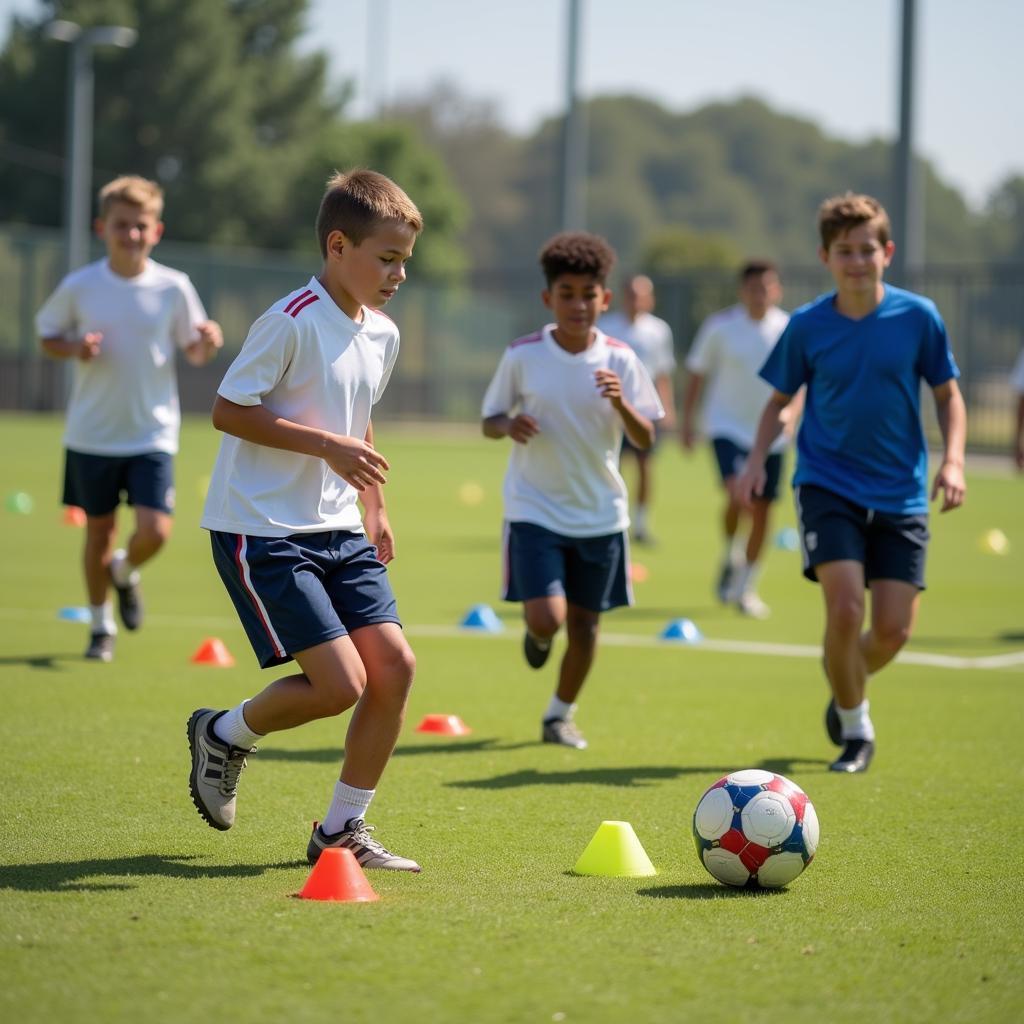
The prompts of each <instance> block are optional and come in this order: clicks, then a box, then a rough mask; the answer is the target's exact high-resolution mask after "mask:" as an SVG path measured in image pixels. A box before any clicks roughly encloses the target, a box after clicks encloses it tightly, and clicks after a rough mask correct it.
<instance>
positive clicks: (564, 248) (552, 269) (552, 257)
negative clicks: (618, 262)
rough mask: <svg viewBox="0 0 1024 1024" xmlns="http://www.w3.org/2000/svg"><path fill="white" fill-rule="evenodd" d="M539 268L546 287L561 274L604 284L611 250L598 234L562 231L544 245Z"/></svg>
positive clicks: (612, 256) (611, 260) (612, 257)
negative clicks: (575, 275)
mask: <svg viewBox="0 0 1024 1024" xmlns="http://www.w3.org/2000/svg"><path fill="white" fill-rule="evenodd" d="M540 265H541V268H542V269H543V271H544V279H545V280H546V281H547V283H548V286H549V287H550V285H551V283H552V282H553V281H554V280H555V279H556V278H558V277H560V276H561V275H562V274H586V275H588V276H589V277H593V278H595V279H596V280H598V281H600V282H601V284H604V283H605V281H607V280H608V275H609V274H610V273H611V272H612V267H613V266H614V265H615V250H614V249H613V248H612V247H611V246H610V245H609V244H608V243H607V242H606V241H605V240H604V239H603V238H602V237H601V236H600V235H592V234H590V232H589V231H563V232H561V233H560V234H557V235H555V236H554V238H550V239H548V241H547V242H545V243H544V247H543V248H542V249H541V251H540Z"/></svg>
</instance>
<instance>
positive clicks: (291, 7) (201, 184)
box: [0, 0, 461, 272]
mask: <svg viewBox="0 0 1024 1024" xmlns="http://www.w3.org/2000/svg"><path fill="white" fill-rule="evenodd" d="M306 6H307V5H306V3H305V0H218V2H211V0H46V2H42V3H41V4H40V15H39V16H38V17H36V18H23V19H17V20H16V21H15V22H14V24H13V26H12V31H11V33H10V36H9V38H8V41H7V45H6V46H5V48H4V51H3V53H2V54H0V124H2V125H3V129H2V130H0V131H2V134H0V147H2V149H0V152H2V153H3V154H4V155H5V156H6V157H7V159H5V161H4V163H3V165H2V166H0V220H7V221H21V222H26V223H31V224H43V225H56V224H59V223H60V222H61V196H62V185H63V151H64V137H65V130H64V119H65V109H66V103H65V90H66V87H67V86H66V81H67V65H68V48H67V46H65V45H63V44H60V43H56V42H52V41H50V40H48V39H47V38H46V37H45V35H44V26H45V25H46V24H47V23H48V22H49V21H51V20H53V19H54V18H65V19H67V20H70V21H74V22H77V23H79V24H81V25H83V26H91V25H99V24H123V25H129V26H132V27H134V28H136V29H137V30H138V33H139V36H138V41H137V43H136V44H135V46H133V47H132V48H131V49H128V50H113V49H105V48H100V49H97V50H96V52H95V57H94V64H95V69H96V90H95V95H96V100H95V111H96V116H95V139H94V172H93V174H94V182H95V184H96V185H99V184H101V183H102V181H103V180H105V179H107V178H110V177H112V176H113V175H115V174H118V173H125V172H133V173H138V174H143V175H145V176H147V177H152V178H155V179H157V180H158V181H160V182H161V184H162V185H163V186H164V189H165V191H166V193H167V207H168V214H167V224H168V229H167V237H168V238H173V239H177V240H182V241H195V242H213V243H220V244H232V245H251V246H261V247H269V248H308V247H311V246H312V245H313V220H314V217H315V212H316V206H317V203H318V201H319V197H320V194H321V192H322V189H323V184H324V181H325V180H326V178H327V177H328V175H329V173H330V172H331V170H333V169H334V168H345V167H351V166H354V165H356V164H372V166H373V167H374V168H375V169H377V170H380V171H382V172H383V173H385V174H389V175H391V176H392V177H394V178H395V179H396V180H398V181H399V182H400V183H401V184H402V185H404V186H405V187H406V188H408V190H409V192H410V194H411V195H413V197H414V199H415V200H416V202H417V203H418V204H420V205H421V206H422V207H423V208H424V212H425V214H427V217H428V223H429V226H430V234H429V235H427V236H425V240H424V245H423V249H422V257H421V259H422V263H423V266H424V268H425V269H429V268H430V264H431V262H434V264H435V269H437V270H439V271H445V272H447V271H450V270H452V269H453V268H455V269H457V268H458V266H459V253H458V250H457V247H456V246H455V244H454V236H455V234H456V232H457V228H458V223H459V217H460V211H461V205H460V204H459V202H458V198H457V196H456V195H455V193H454V190H453V189H452V187H451V185H450V183H449V182H448V180H447V176H446V173H445V172H444V170H443V168H442V167H441V166H439V164H438V162H437V160H436V158H435V157H434V156H433V154H432V153H430V152H429V151H428V150H427V149H426V148H425V147H424V146H422V145H420V144H418V143H417V142H416V140H415V138H414V137H413V136H412V135H411V134H410V133H409V132H408V130H406V129H400V128H394V127H392V128H390V129H389V128H386V127H385V128H378V127H377V126H353V125H350V124H347V123H346V122H345V121H344V120H343V117H342V114H343V108H344V103H345V99H346V92H345V90H341V91H340V92H339V93H337V94H332V93H331V92H330V90H329V89H328V87H327V81H326V58H325V56H324V55H323V54H322V53H314V54H309V55H300V54H299V53H298V52H297V48H296V42H297V40H298V38H299V36H300V35H301V32H302V30H303V25H304V19H305V14H306ZM26 168H28V169H29V170H31V171H32V172H33V173H29V174H26V173H25V171H26ZM428 239H429V240H428Z"/></svg>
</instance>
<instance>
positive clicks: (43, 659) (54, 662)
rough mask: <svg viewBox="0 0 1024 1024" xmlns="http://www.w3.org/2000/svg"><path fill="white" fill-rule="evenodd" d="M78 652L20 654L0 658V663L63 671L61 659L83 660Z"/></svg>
mask: <svg viewBox="0 0 1024 1024" xmlns="http://www.w3.org/2000/svg"><path fill="white" fill-rule="evenodd" d="M84 660H85V659H83V657H82V656H81V655H80V654H21V655H17V654H14V655H9V656H8V657H6V658H0V665H25V666H26V667H28V668H44V669H46V670H48V671H50V672H60V671H63V669H64V666H63V665H61V664H60V662H62V661H77V662H81V661H84Z"/></svg>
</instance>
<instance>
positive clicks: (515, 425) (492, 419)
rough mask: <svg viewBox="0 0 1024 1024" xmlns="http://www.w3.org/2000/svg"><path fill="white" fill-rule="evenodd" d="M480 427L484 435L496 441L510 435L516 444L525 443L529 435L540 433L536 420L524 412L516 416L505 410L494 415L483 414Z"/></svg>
mask: <svg viewBox="0 0 1024 1024" xmlns="http://www.w3.org/2000/svg"><path fill="white" fill-rule="evenodd" d="M481 428H482V429H483V432H484V437H490V438H492V439H493V440H496V441H497V440H500V439H501V438H503V437H511V438H512V440H513V441H515V442H517V443H518V444H526V442H527V441H529V440H530V438H531V437H534V436H535V435H537V434H539V433H540V426H539V425H538V424H537V421H536V420H535V419H534V418H533V417H532V416H528V415H527V414H526V413H524V412H521V413H519V414H518V415H517V416H509V414H508V413H505V412H499V413H498V414H497V415H495V416H485V417H484V419H483V422H482V423H481Z"/></svg>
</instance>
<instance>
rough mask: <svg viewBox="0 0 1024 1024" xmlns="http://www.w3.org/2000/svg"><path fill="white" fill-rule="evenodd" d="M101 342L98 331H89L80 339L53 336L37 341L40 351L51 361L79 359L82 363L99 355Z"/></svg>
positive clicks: (101, 338)
mask: <svg viewBox="0 0 1024 1024" xmlns="http://www.w3.org/2000/svg"><path fill="white" fill-rule="evenodd" d="M102 342H103V334H102V333H101V332H100V331H89V332H88V333H87V334H83V335H82V337H81V338H65V337H64V336H63V335H55V336H51V337H48V338H40V339H39V344H40V346H41V347H42V350H43V351H44V352H45V353H46V354H47V355H48V356H50V358H51V359H81V360H82V362H83V363H87V362H89V360H90V359H95V358H96V356H98V355H99V354H100V346H101V344H102Z"/></svg>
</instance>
